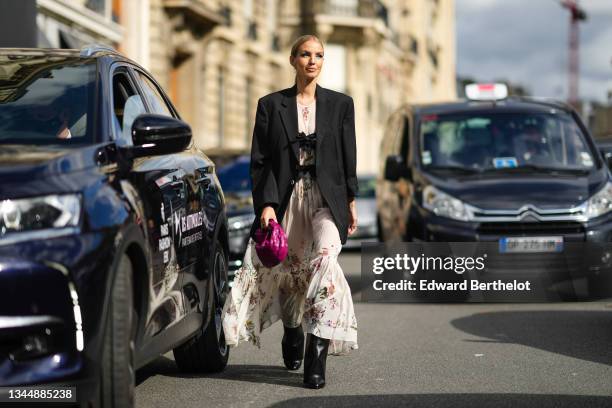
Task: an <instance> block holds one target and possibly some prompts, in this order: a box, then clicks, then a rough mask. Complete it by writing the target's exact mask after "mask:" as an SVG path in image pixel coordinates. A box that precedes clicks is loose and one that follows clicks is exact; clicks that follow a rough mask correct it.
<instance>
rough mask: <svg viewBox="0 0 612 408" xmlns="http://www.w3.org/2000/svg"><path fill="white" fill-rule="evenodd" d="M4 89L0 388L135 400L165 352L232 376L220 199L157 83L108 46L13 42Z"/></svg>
mask: <svg viewBox="0 0 612 408" xmlns="http://www.w3.org/2000/svg"><path fill="white" fill-rule="evenodd" d="M0 89H1V92H0V118H1V119H2V120H0V271H1V273H0V339H1V340H0V342H1V347H0V367H1V369H0V386H4V387H6V386H25V385H34V384H43V383H44V384H45V386H53V385H54V384H65V385H71V386H76V390H77V397H78V403H79V406H83V407H91V406H93V407H98V406H103V407H131V406H132V405H133V397H134V381H135V380H134V372H135V370H136V369H137V368H139V367H142V366H143V365H145V364H147V363H148V362H149V361H151V360H153V359H155V358H157V357H158V356H159V355H160V354H164V353H166V352H167V351H169V350H174V357H175V361H176V364H177V365H178V367H179V368H180V369H181V370H183V371H187V372H215V371H221V370H223V369H224V367H225V366H226V364H227V360H228V356H229V348H228V347H227V345H226V344H225V340H224V337H223V330H221V329H220V327H221V322H220V318H221V310H222V308H223V303H224V301H225V296H226V294H227V290H228V287H229V285H228V278H227V253H228V232H227V230H228V228H227V220H226V218H225V211H224V201H223V193H222V191H221V186H220V184H219V181H218V179H217V177H216V175H215V173H214V164H213V162H212V161H211V160H210V159H209V158H208V157H206V156H205V155H204V154H202V153H201V152H199V151H198V150H197V149H195V147H194V146H193V144H192V142H191V129H190V127H189V125H188V124H186V123H185V122H183V121H182V120H181V119H180V116H179V114H178V112H177V111H176V109H175V108H174V106H173V105H172V103H170V100H169V99H168V98H167V96H166V95H165V93H164V91H163V90H162V89H161V88H160V87H159V85H158V84H157V83H156V82H155V80H154V79H153V77H152V76H151V75H150V74H149V73H148V72H147V71H145V70H144V69H143V68H142V67H140V66H139V65H137V64H136V63H134V62H133V61H131V60H129V59H127V58H125V57H123V56H122V55H120V54H118V53H117V52H115V51H114V50H111V49H108V48H105V47H96V46H93V47H86V48H83V49H82V50H80V51H79V50H49V49H46V50H17V49H8V50H7V49H5V50H0ZM39 402H40V401H39Z"/></svg>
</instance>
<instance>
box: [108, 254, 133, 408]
mask: <svg viewBox="0 0 612 408" xmlns="http://www.w3.org/2000/svg"><path fill="white" fill-rule="evenodd" d="M132 273H133V269H132V263H131V262H130V259H129V258H128V257H127V255H125V254H123V255H122V256H121V259H120V260H119V265H118V267H117V271H116V273H115V282H114V284H113V286H112V292H111V293H112V294H111V299H110V303H109V313H108V316H107V319H106V328H105V333H104V346H103V352H102V373H101V387H100V388H101V395H100V398H101V404H100V405H101V406H102V407H119V408H122V407H133V406H134V330H133V329H134V328H135V327H136V325H135V324H133V321H134V307H133V304H134V302H133V291H132Z"/></svg>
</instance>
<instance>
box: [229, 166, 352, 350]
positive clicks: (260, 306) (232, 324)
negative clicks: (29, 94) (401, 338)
mask: <svg viewBox="0 0 612 408" xmlns="http://www.w3.org/2000/svg"><path fill="white" fill-rule="evenodd" d="M282 226H283V229H284V230H285V233H286V235H287V241H288V247H289V251H288V254H287V258H285V260H284V261H283V262H282V263H281V264H279V265H277V266H275V267H273V268H266V267H265V266H263V265H262V264H261V262H260V261H259V259H258V258H257V253H256V251H255V242H254V241H253V239H250V240H249V243H248V245H247V250H246V253H245V255H244V262H243V265H242V267H241V268H240V269H239V270H238V271H237V272H236V275H235V278H234V284H233V286H232V289H231V293H230V294H229V296H228V298H227V301H226V302H225V306H224V308H223V315H222V321H223V330H224V334H225V341H226V343H227V344H229V345H230V346H235V345H237V344H238V342H239V341H241V340H244V341H249V342H251V343H253V344H255V345H257V346H260V339H259V335H260V332H261V331H262V330H263V329H265V328H267V327H269V326H270V325H272V324H273V323H275V322H276V321H278V320H282V322H283V324H284V325H285V326H287V327H298V326H299V325H302V326H303V329H304V331H305V332H306V333H312V334H314V335H316V336H318V337H321V338H325V339H330V340H331V341H330V345H329V353H330V354H345V353H347V352H348V351H349V350H351V349H356V348H357V320H356V318H355V313H354V310H353V299H352V297H351V290H350V288H349V285H348V283H347V281H346V278H345V277H344V273H343V272H342V269H341V268H340V265H339V264H338V255H339V254H340V250H341V249H342V245H341V244H340V235H339V233H338V229H337V228H336V225H335V224H334V221H333V219H332V215H331V212H330V210H329V208H328V207H327V205H326V203H325V201H324V200H323V197H322V195H321V192H320V190H319V186H318V185H317V183H316V182H315V181H314V180H313V179H312V178H310V175H306V176H305V177H303V178H301V179H299V180H298V182H297V183H296V184H295V186H294V188H293V191H292V194H291V198H290V200H289V204H288V207H287V211H286V213H285V216H284V218H283V221H282Z"/></svg>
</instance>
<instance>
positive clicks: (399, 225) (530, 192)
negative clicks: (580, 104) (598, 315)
mask: <svg viewBox="0 0 612 408" xmlns="http://www.w3.org/2000/svg"><path fill="white" fill-rule="evenodd" d="M470 90H471V92H468V95H470V96H471V97H472V99H468V100H466V101H460V102H456V103H448V104H433V105H422V106H404V107H402V108H401V109H399V110H398V111H396V112H395V113H394V114H393V115H392V116H391V117H390V119H389V121H388V123H387V127H386V130H385V134H384V137H383V141H382V145H381V153H380V154H381V157H380V163H381V168H380V172H379V180H378V183H377V192H376V195H377V208H378V209H379V214H378V222H379V230H380V238H381V240H383V241H439V242H458V241H487V242H496V243H498V244H499V253H513V254H516V255H517V257H516V259H517V261H518V262H529V260H530V259H531V258H529V256H522V255H523V254H525V255H529V254H533V253H538V254H540V255H541V254H542V253H547V252H550V253H559V252H562V251H563V250H564V247H565V248H567V247H568V246H569V245H571V243H572V242H582V243H585V242H597V243H607V242H610V240H611V231H612V223H611V222H610V220H612V183H611V182H610V177H611V176H610V171H609V169H608V165H607V163H606V162H605V161H604V159H603V156H602V155H601V153H600V152H599V151H598V149H597V148H596V146H595V144H594V142H593V139H592V138H591V136H590V135H589V133H588V131H587V129H586V127H585V126H584V124H583V123H582V121H581V119H580V118H579V116H578V115H577V114H576V112H575V111H574V110H573V109H572V108H571V107H569V106H567V105H565V104H562V103H557V102H549V101H541V100H535V99H526V98H515V97H507V91H506V90H505V87H504V86H502V85H497V84H496V85H485V86H480V85H473V86H472V87H471V89H470ZM383 209H384V210H383ZM609 256H610V254H608V258H606V254H605V253H604V254H603V255H602V259H603V261H605V262H607V261H608V260H609ZM540 258H541V256H540ZM528 266H529V265H527V264H525V265H520V267H528ZM601 270H602V269H601V268H596V267H594V268H593V269H592V270H591V272H593V274H592V275H594V276H595V277H596V278H602V276H598V275H600V271H601ZM591 281H592V279H591Z"/></svg>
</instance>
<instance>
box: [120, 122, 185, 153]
mask: <svg viewBox="0 0 612 408" xmlns="http://www.w3.org/2000/svg"><path fill="white" fill-rule="evenodd" d="M132 140H133V141H134V146H133V147H131V150H132V152H133V157H142V156H155V155H162V154H170V153H178V152H182V151H183V150H185V149H186V148H187V146H189V143H191V127H190V126H189V125H188V124H187V123H185V122H183V121H182V120H179V119H176V118H173V117H170V116H164V115H158V114H153V113H145V114H142V115H139V116H138V117H137V118H136V119H134V123H132Z"/></svg>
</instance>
